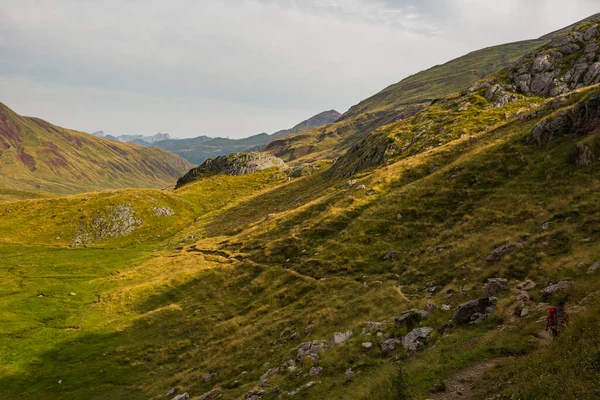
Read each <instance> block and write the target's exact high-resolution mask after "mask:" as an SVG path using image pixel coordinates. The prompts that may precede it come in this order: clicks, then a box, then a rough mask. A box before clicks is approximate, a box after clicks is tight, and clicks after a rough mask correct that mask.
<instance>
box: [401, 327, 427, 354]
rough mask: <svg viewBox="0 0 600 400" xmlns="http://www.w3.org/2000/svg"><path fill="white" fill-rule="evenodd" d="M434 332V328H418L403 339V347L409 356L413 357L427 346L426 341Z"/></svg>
mask: <svg viewBox="0 0 600 400" xmlns="http://www.w3.org/2000/svg"><path fill="white" fill-rule="evenodd" d="M431 332H433V328H427V327H425V328H416V329H413V330H412V331H410V332H409V333H408V334H407V335H406V336H404V337H403V338H402V346H404V348H405V349H406V353H407V354H408V355H412V354H414V353H416V352H417V351H419V350H420V349H421V348H422V347H424V346H425V343H424V340H425V339H427V338H428V337H429V335H430V334H431Z"/></svg>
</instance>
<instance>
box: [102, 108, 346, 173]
mask: <svg viewBox="0 0 600 400" xmlns="http://www.w3.org/2000/svg"><path fill="white" fill-rule="evenodd" d="M341 115H342V114H340V113H339V112H337V111H335V110H330V111H324V112H322V113H319V114H317V115H315V116H313V117H311V118H309V119H307V120H305V121H302V122H300V123H299V124H297V125H296V126H294V127H293V128H290V129H283V130H280V131H277V132H275V133H273V134H270V135H269V134H268V133H259V134H257V135H253V136H250V137H247V138H243V139H228V138H220V137H217V138H213V137H209V136H198V137H195V138H191V139H172V138H171V137H170V136H169V134H168V133H157V134H156V135H153V136H143V135H122V136H111V135H106V134H105V133H104V132H103V131H99V132H95V133H93V134H92V135H94V136H98V137H102V138H105V139H112V140H117V141H119V142H131V143H135V144H139V145H142V146H155V147H159V148H161V149H164V150H168V151H170V152H171V153H175V154H177V155H179V156H181V157H183V158H185V159H186V160H188V161H190V162H192V163H194V164H201V163H202V162H204V161H206V160H207V159H209V158H215V157H218V156H223V155H227V154H231V153H239V152H247V151H256V150H259V149H261V148H263V147H265V146H266V145H268V144H269V143H271V142H272V141H274V140H277V139H282V138H286V137H289V136H292V135H294V134H297V133H301V132H304V131H307V130H310V129H314V128H317V127H319V126H323V125H327V124H330V123H333V122H335V121H337V120H338V119H339V118H340V116H341Z"/></svg>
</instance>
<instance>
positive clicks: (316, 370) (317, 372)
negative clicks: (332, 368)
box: [308, 367, 323, 376]
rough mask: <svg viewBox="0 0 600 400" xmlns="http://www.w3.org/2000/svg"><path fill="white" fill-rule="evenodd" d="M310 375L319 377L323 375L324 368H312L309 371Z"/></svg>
mask: <svg viewBox="0 0 600 400" xmlns="http://www.w3.org/2000/svg"><path fill="white" fill-rule="evenodd" d="M308 373H309V375H311V376H319V375H321V373H323V368H321V367H312V368H311V369H310V371H308Z"/></svg>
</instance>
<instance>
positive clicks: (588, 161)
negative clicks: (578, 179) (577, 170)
mask: <svg viewBox="0 0 600 400" xmlns="http://www.w3.org/2000/svg"><path fill="white" fill-rule="evenodd" d="M593 163H594V153H593V152H592V150H591V149H590V148H589V147H587V146H586V145H585V144H583V143H578V144H577V150H576V154H575V165H577V166H578V167H582V168H583V167H589V166H590V165H592V164H593Z"/></svg>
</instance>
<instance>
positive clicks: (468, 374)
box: [431, 358, 506, 400]
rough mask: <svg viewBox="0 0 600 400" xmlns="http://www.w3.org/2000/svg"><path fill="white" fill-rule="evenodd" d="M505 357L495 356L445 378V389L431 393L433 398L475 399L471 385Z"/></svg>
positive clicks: (447, 399)
mask: <svg viewBox="0 0 600 400" xmlns="http://www.w3.org/2000/svg"><path fill="white" fill-rule="evenodd" d="M504 360H506V358H496V359H493V360H486V361H482V362H478V363H475V364H472V365H470V366H468V367H467V368H465V369H463V370H461V371H459V372H458V373H456V374H455V375H454V376H452V377H450V378H448V379H446V380H445V383H446V391H445V392H443V393H438V394H435V395H432V396H431V398H432V399H434V400H457V399H461V400H469V399H475V398H474V397H473V396H474V394H473V386H474V384H475V382H477V381H478V380H479V379H480V378H481V377H482V376H483V374H484V373H485V371H487V370H488V369H490V368H493V367H495V366H496V365H498V364H499V363H500V362H502V361H504Z"/></svg>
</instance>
